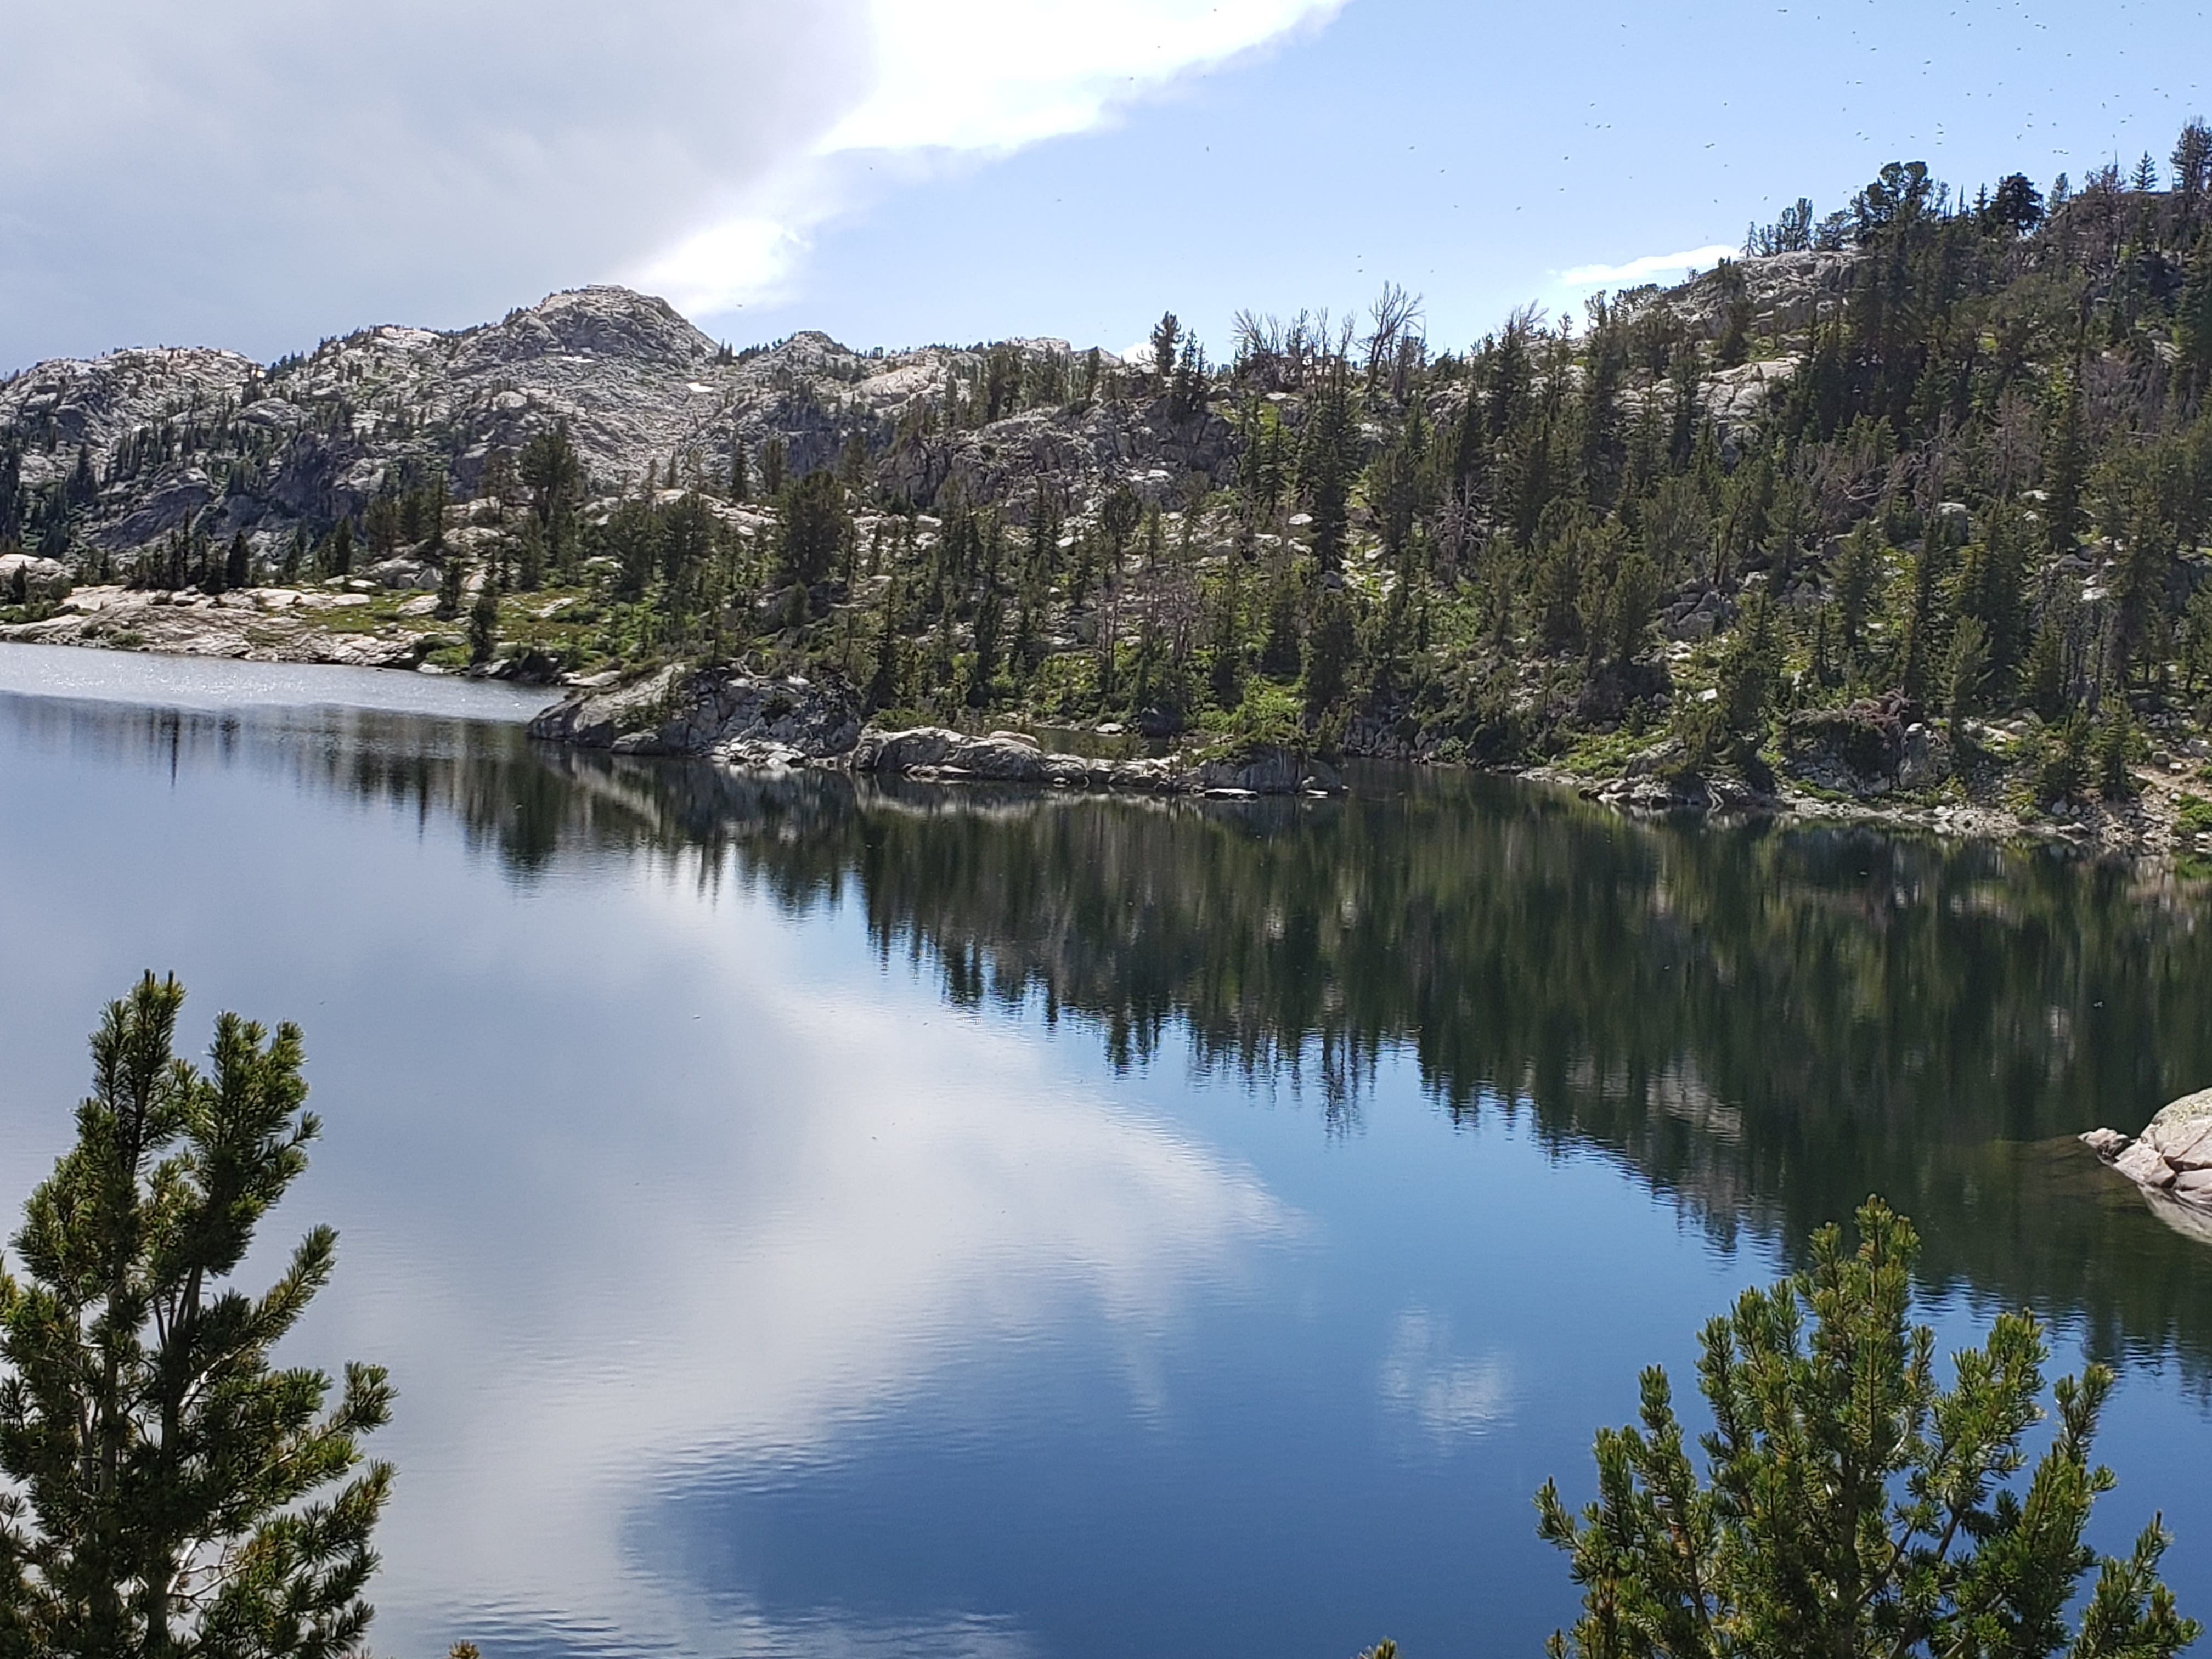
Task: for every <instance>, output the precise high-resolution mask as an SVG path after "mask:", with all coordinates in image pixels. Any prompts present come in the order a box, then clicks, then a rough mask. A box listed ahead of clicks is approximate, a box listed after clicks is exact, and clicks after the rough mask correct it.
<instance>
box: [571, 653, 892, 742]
mask: <svg viewBox="0 0 2212 1659" xmlns="http://www.w3.org/2000/svg"><path fill="white" fill-rule="evenodd" d="M530 733H531V735H532V737H536V738H546V739H548V740H550V741H552V742H555V743H568V744H575V745H577V746H578V747H579V748H584V749H612V750H615V751H616V752H617V753H619V754H627V755H700V756H711V757H714V758H715V759H718V760H720V761H723V762H725V763H727V764H731V765H738V766H747V765H762V764H775V765H784V764H790V763H792V762H793V757H796V758H797V759H799V760H825V759H829V758H830V757H835V756H838V755H842V754H844V753H845V752H846V751H848V750H850V749H851V748H852V747H853V744H854V741H855V740H856V739H857V738H859V737H860V712H859V710H858V709H857V708H855V707H854V699H853V697H852V695H851V694H850V693H849V692H848V690H846V689H845V688H844V687H843V686H842V685H838V684H831V683H829V682H826V681H820V680H808V679H804V678H799V676H797V675H791V676H787V677H778V676H767V675H756V674H747V673H744V672H741V671H737V670H734V669H687V668H684V667H682V666H680V665H671V666H670V667H667V668H664V669H662V670H661V671H659V673H657V674H651V675H647V677H646V678H643V679H639V680H633V681H631V682H630V683H629V684H627V685H620V686H614V687H611V688H600V689H596V690H580V691H578V692H577V693H576V694H575V695H574V696H571V697H569V698H568V699H567V700H565V701H564V702H560V703H558V704H556V705H555V706H554V707H553V708H549V709H547V710H546V711H545V712H544V714H540V715H539V716H538V718H537V719H536V720H532V722H531V723H530Z"/></svg>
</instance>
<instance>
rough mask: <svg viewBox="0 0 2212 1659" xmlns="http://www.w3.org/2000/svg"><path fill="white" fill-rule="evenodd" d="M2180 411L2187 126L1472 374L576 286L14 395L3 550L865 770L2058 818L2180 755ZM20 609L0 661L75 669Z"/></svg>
mask: <svg viewBox="0 0 2212 1659" xmlns="http://www.w3.org/2000/svg"><path fill="white" fill-rule="evenodd" d="M2208 389H2212V131H2208V130H2207V129H2206V128H2205V127H2204V126H2203V125H2202V124H2196V125H2191V127H2190V128H2189V129H2187V130H2186V131H2185V132H2184V133H2183V134H2182V135H2181V137H2180V139H2179V143H2177V145H2176V147H2175V149H2174V151H2173V153H2172V157H2171V158H2170V161H2169V162H2168V163H2167V164H2166V166H2165V167H2160V165H2158V164H2157V163H2156V162H2154V161H2153V160H2152V159H2151V158H2148V157H2146V158H2144V160H2143V161H2142V163H2141V164H2140V165H2139V166H2138V167H2136V168H2135V169H2134V170H2133V172H2132V173H2124V172H2123V171H2121V170H2120V169H2119V168H2118V167H2106V168H2104V169H2101V170H2100V171H2099V172H2097V173H2093V174H2092V175H2091V176H2090V177H2089V178H2087V179H2086V180H2084V181H2082V182H2081V184H2080V185H2078V186H2069V182H2068V181H2067V180H2066V179H2063V178H2061V179H2058V180H2057V181H2056V182H2055V183H2054V184H2053V185H2051V187H2050V188H2049V190H2048V191H2047V192H2045V191H2039V189H2038V188H2037V187H2036V186H2035V185H2033V184H2032V183H2031V182H2030V181H2029V180H2028V179H2026V178H2024V177H2021V176H2017V175H2015V176H2014V177H2011V178H2008V179H2004V180H2002V182H2000V183H1998V184H1996V185H1994V186H1992V187H1990V188H1986V189H1982V190H1978V191H1974V192H1972V194H1971V195H1968V194H1965V193H1962V192H1959V191H1953V190H1950V189H1948V188H1947V187H1946V186H1945V185H1942V184H1941V183H1939V182H1937V181H1936V180H1935V179H1931V178H1930V177H1929V174H1928V173H1927V170H1926V169H1925V168H1924V167H1922V166H1920V165H1919V164H1917V163H1909V164H1894V165H1892V166H1890V167H1885V168H1884V169H1883V170H1882V173H1881V177H1880V178H1879V179H1875V180H1874V181H1872V182H1871V183H1869V185H1867V186H1866V188H1865V189H1864V190H1863V191H1860V192H1859V193H1858V194H1857V196H1856V197H1854V198H1853V199H1852V200H1851V201H1850V203H1849V204H1847V205H1846V206H1845V207H1844V209H1842V210H1839V211H1836V212H1833V213H1830V214H1827V215H1826V216H1821V215H1819V214H1817V213H1816V211H1815V210H1814V207H1813V206H1812V205H1811V204H1808V203H1803V202H1801V203H1799V204H1797V205H1796V207H1794V208H1793V209H1791V210H1790V211H1789V212H1787V213H1785V214H1784V216H1782V217H1781V219H1780V220H1779V221H1778V222H1776V223H1774V224H1771V225H1768V226H1764V227H1754V228H1753V231H1752V232H1751V234H1749V236H1748V237H1747V243H1746V249H1745V254H1744V257H1743V258H1741V259H1739V260H1734V261H1729V262H1727V263H1724V264H1722V265H1721V266H1719V267H1718V268H1717V269H1716V270H1711V271H1709V272H1706V273H1704V274H1702V275H1700V276H1697V277H1695V278H1694V279H1693V280H1692V281H1690V282H1688V283H1685V284H1683V285H1681V286H1680V287H1678V288H1675V289H1669V290H1666V291H1661V290H1659V289H1655V288H1642V289H1632V290H1628V291H1626V292H1621V293H1617V294H1613V295H1601V296H1599V297H1598V298H1596V299H1594V300H1592V301H1590V302H1589V306H1588V307H1587V314H1586V315H1584V316H1582V317H1577V318H1562V319H1547V318H1545V317H1544V316H1542V315H1541V314H1540V313H1534V312H1533V311H1530V312H1523V313H1517V314H1516V315H1514V316H1513V317H1510V318H1509V319H1505V320H1504V323H1503V324H1502V325H1501V326H1500V327H1499V328H1498V330H1497V331H1496V332H1495V333H1493V334H1492V335H1491V336H1489V337H1486V338H1485V339H1483V340H1482V341H1480V343H1477V344H1475V345H1474V346H1473V347H1471V348H1469V349H1465V350H1449V349H1435V348H1434V347H1433V346H1432V344H1431V342H1430V341H1429V340H1428V339H1427V338H1426V337H1425V332H1424V330H1423V326H1422V311H1421V305H1420V301H1419V299H1418V298H1416V297H1414V296H1412V295H1407V294H1405V293H1403V292H1401V291H1400V290H1397V289H1389V290H1386V292H1385V293H1384V295H1383V296H1382V297H1381V298H1380V299H1379V300H1378V301H1376V302H1375V303H1374V304H1373V305H1372V306H1371V307H1369V308H1368V309H1367V310H1366V311H1365V312H1364V313H1361V314H1360V315H1358V316H1357V317H1354V318H1332V317H1330V316H1329V315H1328V313H1305V314H1301V315H1299V316H1297V317H1294V318H1290V319H1276V318H1273V317H1255V316H1250V315H1245V316H1243V317H1241V318H1240V319H1239V320H1238V325H1237V337H1236V338H1235V339H1234V340H1233V341H1231V342H1229V343H1226V349H1225V352H1224V353H1223V355H1222V356H1221V357H1220V359H1219V360H1217V359H1216V357H1215V356H1213V355H1212V354H1211V353H1210V352H1209V350H1208V349H1207V348H1206V345H1204V344H1203V343H1200V342H1199V341H1197V340H1195V339H1193V338H1191V337H1188V335H1187V334H1186V333H1185V332H1184V331H1182V329H1181V328H1180V327H1179V326H1178V325H1177V324H1176V319H1174V318H1173V317H1172V316H1171V315H1170V316H1167V317H1164V318H1163V319H1162V320H1161V323H1160V325H1159V326H1158V330H1157V331H1156V333H1155V336H1154V339H1153V344H1152V352H1151V354H1150V356H1148V357H1146V358H1144V359H1142V360H1139V361H1130V362H1125V361H1123V360H1121V359H1120V358H1117V357H1115V356H1113V355H1111V354H1106V353H1101V352H1098V351H1096V350H1092V351H1088V352H1078V351H1073V350H1071V349H1068V348H1066V347H1065V346H1063V345H1061V344H1060V343H1056V342H1039V341H1009V342H1001V343H995V344H982V345H977V346H973V347H968V348H953V347H933V348H928V349H921V350H916V351H909V352H902V353H895V354H887V353H883V352H873V353H859V352H854V351H849V350H847V349H844V348H842V347H841V346H838V345H836V343H833V342H831V341H829V340H828V339H826V338H825V337H822V336H819V335H811V334H810V335H800V336H797V337H793V338H792V339H790V340H787V341H784V342H782V343H779V344H777V345H775V346H774V347H771V348H767V349H749V350H746V351H744V352H736V351H732V350H731V349H729V348H727V347H722V346H718V345H716V344H715V343H714V342H712V341H710V340H708V339H707V338H706V337H704V336H702V335H700V334H699V333H698V332H697V331H696V330H693V329H691V328H690V325H688V324H685V323H684V322H683V320H682V319H680V318H678V317H677V316H675V314H674V313H672V312H671V311H669V310H668V308H667V307H665V306H663V305H661V304H660V303H659V301H649V300H645V299H642V298H641V297H639V296H636V295H629V294H626V293H624V292H623V291H622V290H618V289H591V290H584V291H582V292H580V293H578V294H574V295H557V296H555V298H554V299H552V300H550V301H546V302H545V303H544V304H543V305H541V306H539V307H533V308H532V309H529V310H526V311H522V312H518V313H513V314H512V315H511V316H510V317H509V318H508V319H506V320H505V321H504V322H502V323H501V324H498V325H489V326H487V327H485V328H482V329H477V330H471V331H466V332H465V333H462V334H457V335H436V334H430V333H427V332H424V331H416V330H405V329H394V328H386V329H379V330H373V331H366V332H364V333H362V334H359V335H355V336H350V337H347V338H345V339H343V340H336V341H331V342H326V343H325V344H324V345H323V346H322V347H321V348H319V349H317V350H316V351H315V352H313V353H311V354H307V355H306V356H301V357H298V358H294V359H288V360H285V361H283V362H278V363H276V364H272V365H267V366H260V365H254V364H252V363H249V362H246V360H244V359H242V358H237V357H235V356H229V355H228V354H223V353H218V352H210V351H169V352H155V351H138V352H125V353H118V354H116V355H115V356H111V357H108V358H103V359H100V360H98V361H96V362H91V363H55V364H42V365H40V366H38V367H37V368H33V369H30V370H27V371H25V372H23V373H21V374H17V375H15V376H14V377H12V378H11V379H10V380H8V381H7V382H5V383H4V384H3V385H0V543H10V542H20V543H21V544H22V545H23V547H24V548H26V549H27V550H29V551H31V552H33V553H34V554H37V555H40V556H43V557H44V558H46V559H50V560H52V561H55V562H58V564H60V565H61V566H63V567H64V572H63V573H59V574H64V575H65V577H66V580H68V581H70V582H73V583H76V584H77V585H79V586H81V587H82V586H94V585H99V584H106V585H108V586H115V585H118V584H119V585H122V586H126V587H137V588H140V589H155V590H161V591H164V592H174V593H176V595H177V596H178V599H179V602H182V603H185V604H191V603H194V602H196V601H202V600H204V598H205V596H207V595H209V594H217V593H220V592H222V590H224V589H226V588H228V589H240V588H248V587H255V586H268V585H270V584H283V585H284V586H287V587H289V588H294V589H299V588H306V587H308V586H312V585H313V584H315V583H318V582H323V583H329V582H336V583H338V584H341V585H343V584H347V583H350V584H353V585H354V586H355V587H356V589H358V590H360V591H363V592H368V594H369V595H370V596H371V600H370V603H369V604H368V605H367V606H365V607H363V610H362V616H361V617H358V618H357V619H356V620H357V622H358V623H360V624H361V625H363V626H368V625H371V624H374V625H377V626H386V627H388V628H389V629H392V630H396V632H395V637H397V636H398V635H400V634H404V635H405V636H406V645H407V649H408V651H409V653H410V654H411V656H412V657H413V659H416V660H422V661H425V662H428V663H430V664H432V665H440V664H443V665H451V666H459V665H462V664H463V663H465V662H469V661H471V660H473V661H475V662H477V664H479V665H484V664H492V663H496V662H499V661H501V660H505V661H507V662H508V663H509V664H510V665H512V664H514V663H518V662H519V663H521V664H522V665H525V666H526V667H527V668H528V669H530V670H532V671H540V672H554V671H566V672H568V674H570V675H571V676H580V675H591V674H598V673H602V672H607V671H623V670H627V669H629V668H631V667H635V666H641V665H646V664H649V663H654V662H658V661H662V660H665V659H669V658H671V657H684V658H692V659H746V660H749V661H750V662H751V663H753V664H754V665H757V666H759V667H763V668H783V669H801V668H803V669H805V671H809V672H811V673H815V674H821V673H823V672H825V671H830V672H835V673H837V674H842V675H843V676H844V677H846V678H848V680H849V681H850V682H851V684H853V686H854V688H855V690H856V693H857V694H858V695H859V696H861V697H862V698H864V699H865V701H866V703H867V704H868V705H869V706H870V707H871V708H873V709H875V710H877V711H879V712H883V713H884V714H887V715H888V716H889V717H890V718H892V719H900V718H905V719H919V718H924V717H927V718H929V719H933V720H939V721H941V722H945V723H950V724H994V723H997V724H1003V723H1005V722H1006V720H1008V719H1010V718H1012V716H1013V715H1014V714H1023V715H1026V716H1028V717H1031V718H1036V719H1041V720H1049V721H1056V722H1062V723H1070V724H1072V723H1078V722H1080V723H1085V724H1090V723H1097V722H1103V721H1109V720H1120V721H1126V722H1128V723H1130V724H1132V725H1133V726H1138V727H1139V728H1141V729H1143V730H1145V731H1146V732H1151V733H1154V734H1169V733H1174V732H1185V731H1203V732H1224V733H1227V734H1231V736H1233V737H1236V738H1242V739H1246V740H1271V741H1272V740H1281V739H1283V738H1293V737H1294V738H1296V739H1297V741H1299V742H1300V743H1302V744H1314V745H1318V746H1322V747H1325V748H1326V747H1331V746H1341V747H1346V748H1349V749H1351V750H1355V751H1358V752H1364V753H1376V754H1401V755H1413V756H1420V757H1432V758H1440V759H1460V758H1464V759H1468V760H1473V761H1478V762H1482V763H1499V764H1525V763H1531V762H1534V761H1540V760H1545V759H1555V758H1557V759H1564V760H1565V761H1566V762H1567V763H1570V764H1572V765H1575V766H1577V767H1579V768H1582V769H1585V770H1589V771H1593V772H1599V773H1603V772H1607V771H1614V772H1618V771H1621V770H1624V769H1626V770H1629V771H1635V772H1641V773H1644V774H1650V775H1663V774H1666V773H1668V772H1673V771H1680V770H1683V769H1701V770H1705V771H1709V772H1717V773H1727V774H1734V775H1740V776H1742V777H1745V778H1747V779H1750V780H1752V781H1754V782H1755V783H1759V784H1760V785H1761V786H1762V787H1763V786H1764V785H1765V783H1766V782H1767V781H1770V769H1772V768H1781V769H1784V770H1785V771H1786V772H1787V773H1788V774H1790V775H1791V776H1793V777H1794V778H1796V780H1798V781H1800V782H1801V783H1802V784H1803V785H1805V786H1807V787H1815V788H1827V789H1832V790H1836V791H1838V792H1844V793H1868V792H1870V791H1871V792H1875V793H1881V792H1887V791H1891V790H1901V791H1903V792H1905V793H1914V792H1919V793H1926V792H1929V791H1937V790H1942V789H1944V788H1947V787H1948V788H1954V789H1958V790H1965V791H1967V792H1969V793H1972V792H1975V791H1979V792H1982V793H1989V792H1991V791H1996V792H1998V793H2008V794H2009V796H2010V798H2012V799H2015V801H2025V800H2030V799H2032V800H2033V801H2037V802H2040V803H2042V804H2044V805H2051V804H2054V803H2060V802H2063V801H2065V800H2068V799H2072V798H2078V797H2081V796H2083V795H2087V794H2093V793H2098V792H2100V791H2102V792H2105V793H2110V794H2113V795H2115V796H2118V795H2124V794H2125V793H2127V792H2128V791H2130V789H2131V788H2133V787H2136V775H2137V774H2139V773H2140V772H2141V771H2142V769H2143V768H2144V766H2145V764H2146V763H2149V762H2151V761H2152V760H2154V759H2155V761H2156V764H2157V766H2158V768H2159V769H2160V770H2161V771H2172V772H2173V773H2176V774H2181V773H2185V772H2193V770H2194V769H2195V768H2196V766H2197V764H2198V761H2197V757H2198V756H2201V755H2202V753H2203V746H2202V745H2203V738H2202V733H2203V731H2204V729H2205V726H2206V722H2207V720H2208V718H2212V581H2208V580H2206V578H2207V574H2208V567H2207V560H2206V556H2205V554H2204V551H2203V548H2202V545H2201V544H2202V543H2203V539H2204V538H2205V536H2206V534H2207V527H2208V526H2207V520H2208V513H2212V418H2209V417H2208V413H2207V405H2206V392H2207V391H2208ZM12 565H13V568H14V570H15V573H16V574H15V575H14V577H13V579H12V580H13V582H14V589H13V591H12V592H0V602H5V601H7V600H9V599H13V600H14V601H15V609H14V610H12V611H7V612H0V620H12V621H14V622H15V623H17V627H16V629H15V630H14V631H15V632H17V633H19V634H20V633H24V632H38V631H44V632H48V633H52V634H54V635H57V636H59V637H82V636H83V635H96V633H97V623H98V617H96V616H81V617H74V618H72V617H68V616H66V615H65V614H59V613H58V610H57V607H58V606H60V605H63V604H64V600H63V599H61V597H60V592H59V589H60V583H59V582H58V581H56V580H52V578H53V577H54V575H55V574H57V573H54V572H53V571H52V568H51V567H47V566H40V565H36V564H33V563H32V562H27V561H25V560H22V559H17V560H14V561H12ZM42 572H43V573H44V575H43V576H41V574H40V573H42ZM41 580H43V581H44V584H45V585H44V586H37V584H38V583H39V582H40V581H41ZM417 588H419V589H421V590H422V592H423V594H424V595H425V599H422V600H410V599H407V597H406V596H407V595H408V594H409V593H410V591H412V590H415V589H417ZM431 595H435V599H431V598H430V597H429V596H431ZM233 598H234V599H235V598H236V596H235V595H233ZM72 629H74V632H73V633H72V632H71V631H70V630H72ZM2192 745H2194V747H2192ZM2206 827H2207V828H2212V822H2208V824H2207V825H2206Z"/></svg>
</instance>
